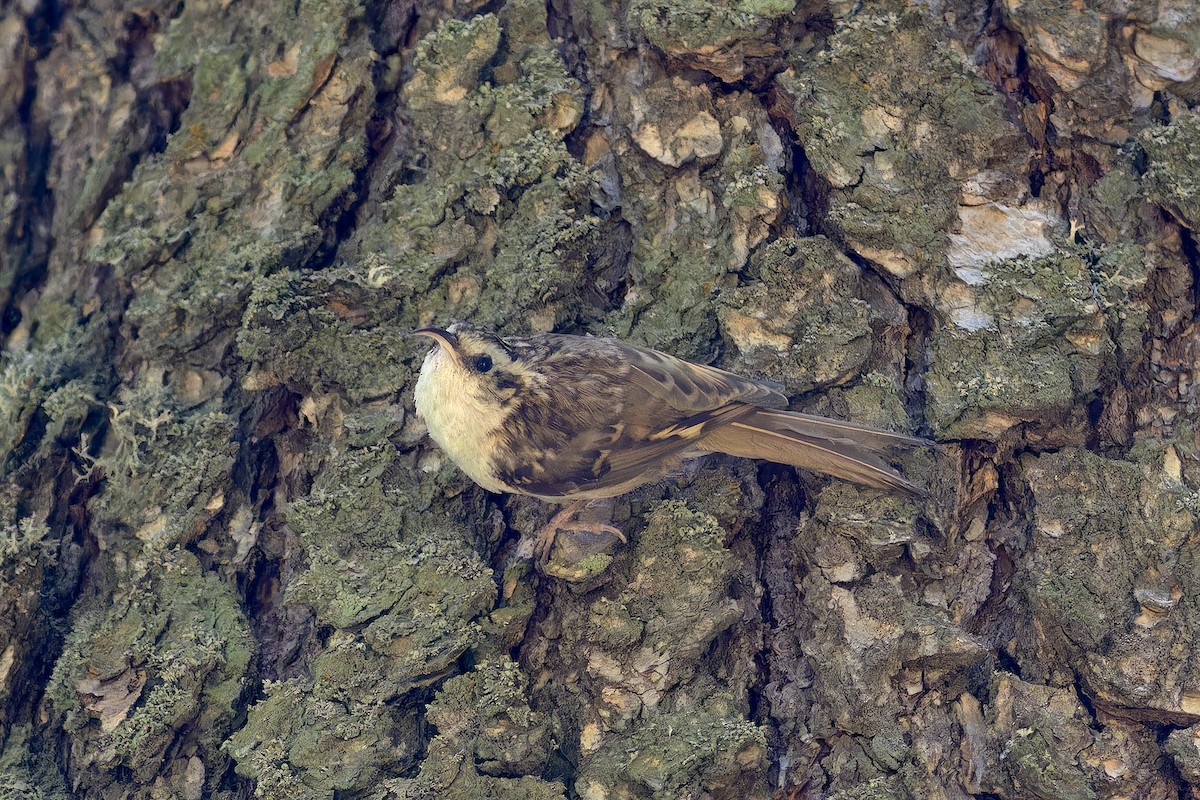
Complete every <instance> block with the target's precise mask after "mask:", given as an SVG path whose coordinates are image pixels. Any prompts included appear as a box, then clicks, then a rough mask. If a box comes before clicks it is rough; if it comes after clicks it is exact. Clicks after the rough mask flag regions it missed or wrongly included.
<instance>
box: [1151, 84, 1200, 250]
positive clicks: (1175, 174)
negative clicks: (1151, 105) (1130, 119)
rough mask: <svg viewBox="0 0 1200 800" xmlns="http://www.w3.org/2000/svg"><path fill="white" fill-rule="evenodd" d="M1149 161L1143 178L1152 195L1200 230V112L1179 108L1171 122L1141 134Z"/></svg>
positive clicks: (1191, 227)
mask: <svg viewBox="0 0 1200 800" xmlns="http://www.w3.org/2000/svg"><path fill="white" fill-rule="evenodd" d="M1139 141H1140V143H1141V145H1142V147H1143V148H1145V151H1146V156H1147V158H1148V160H1149V163H1148V165H1147V168H1146V173H1145V175H1143V176H1142V180H1143V182H1144V183H1145V186H1146V188H1147V190H1148V192H1149V195H1150V199H1151V200H1153V201H1154V202H1156V203H1158V204H1159V205H1161V206H1163V207H1164V208H1166V209H1167V210H1168V211H1170V212H1171V213H1172V214H1174V215H1175V216H1176V217H1177V218H1178V219H1179V221H1180V222H1182V223H1183V224H1184V225H1186V226H1187V227H1188V228H1190V229H1191V230H1193V231H1196V230H1200V114H1196V113H1193V112H1189V111H1187V110H1186V109H1182V108H1181V109H1180V113H1179V114H1178V115H1177V116H1176V117H1175V118H1174V119H1172V120H1171V123H1170V124H1169V125H1165V126H1155V127H1151V128H1147V129H1146V130H1145V131H1144V132H1143V133H1142V135H1141V136H1140V137H1139Z"/></svg>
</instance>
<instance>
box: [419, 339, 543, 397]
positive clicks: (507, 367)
mask: <svg viewBox="0 0 1200 800" xmlns="http://www.w3.org/2000/svg"><path fill="white" fill-rule="evenodd" d="M413 334H414V335H416V336H425V337H427V338H429V339H432V340H433V341H434V346H433V349H432V350H430V351H429V353H428V354H427V355H426V356H425V361H424V363H423V364H422V365H421V376H420V379H419V380H418V383H417V395H418V397H417V401H418V411H421V408H420V406H421V404H422V394H425V395H427V396H429V397H434V396H436V397H437V398H438V401H439V402H448V401H454V402H459V403H469V404H470V405H472V406H474V407H475V408H476V409H477V410H478V411H480V412H486V411H488V410H493V409H494V410H504V409H506V408H507V407H508V405H509V404H510V403H511V402H512V400H513V398H514V397H516V396H518V395H519V394H520V393H521V392H522V390H523V389H526V388H528V387H531V386H532V385H534V384H536V383H538V375H537V374H536V371H535V370H533V369H532V368H531V367H530V363H529V360H528V359H527V358H526V357H524V356H523V355H522V354H521V353H520V352H519V348H518V347H517V346H514V344H512V343H510V342H509V341H506V340H505V339H503V338H501V337H499V336H497V335H496V334H494V333H491V332H489V331H485V330H481V329H479V328H476V327H474V326H473V325H469V324H467V323H463V322H456V323H454V324H453V325H451V326H450V327H449V328H447V329H445V330H443V329H441V328H420V329H419V330H416V331H413Z"/></svg>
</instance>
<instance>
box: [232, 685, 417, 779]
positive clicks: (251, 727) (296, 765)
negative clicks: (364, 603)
mask: <svg viewBox="0 0 1200 800" xmlns="http://www.w3.org/2000/svg"><path fill="white" fill-rule="evenodd" d="M263 691H264V693H265V695H266V697H265V698H264V699H263V700H261V701H259V702H258V703H256V704H255V705H253V706H251V707H250V712H249V717H248V718H247V720H246V724H245V726H244V727H242V728H241V729H240V730H238V731H237V732H236V733H234V734H233V735H232V736H231V737H230V738H229V741H228V742H226V743H225V746H224V749H225V751H226V752H228V753H229V754H230V755H231V756H232V757H233V758H234V760H235V761H236V764H237V766H236V769H237V772H238V774H239V775H243V776H245V777H248V778H252V779H254V781H255V795H256V796H258V797H261V798H266V799H267V800H318V798H327V797H330V796H331V795H332V794H334V793H336V792H342V791H346V792H353V791H364V790H367V789H369V788H371V787H373V786H375V785H377V784H378V783H379V781H380V780H382V779H383V778H385V777H386V776H387V775H388V774H389V773H390V772H391V771H393V770H397V771H398V770H403V769H404V768H405V767H407V766H409V765H411V763H412V759H413V757H414V756H415V755H416V749H417V744H418V733H417V730H416V726H417V720H416V717H415V716H414V715H412V714H409V713H403V712H401V711H399V710H398V709H393V708H390V707H388V706H387V705H385V704H382V703H379V702H370V701H368V702H349V703H340V702H331V701H328V700H322V699H318V698H315V697H313V696H312V695H311V694H310V693H309V692H308V691H307V690H306V687H305V686H304V685H303V684H302V683H300V682H299V681H295V680H293V681H284V682H274V681H265V682H264V684H263Z"/></svg>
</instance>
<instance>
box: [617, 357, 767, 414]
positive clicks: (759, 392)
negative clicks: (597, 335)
mask: <svg viewBox="0 0 1200 800" xmlns="http://www.w3.org/2000/svg"><path fill="white" fill-rule="evenodd" d="M612 341H614V342H616V344H618V345H619V346H620V353H621V356H622V358H623V359H624V360H625V361H626V363H627V364H628V365H629V368H630V372H629V377H628V380H629V381H630V382H631V383H633V384H635V385H637V386H639V387H640V388H642V389H643V390H645V391H646V393H647V394H649V395H650V396H652V397H654V398H657V399H658V400H661V401H663V402H665V403H667V404H668V405H669V406H671V408H673V409H675V410H676V411H682V412H683V413H685V414H694V413H698V412H701V411H711V410H713V409H717V408H721V407H722V406H726V405H729V404H730V403H749V404H750V405H755V406H762V407H764V408H787V404H788V399H787V395H785V394H784V393H783V387H782V386H780V385H779V384H777V383H774V382H772V381H763V380H755V379H753V378H743V377H742V376H741V375H735V374H734V373H732V372H726V371H725V370H723V369H718V368H717V367H709V366H705V365H703V364H693V363H692V362H690V361H684V360H683V359H681V358H676V357H675V356H671V355H667V354H666V353H660V352H658V351H657V350H651V349H649V348H646V347H638V346H636V345H632V344H627V343H625V342H617V341H616V340H612Z"/></svg>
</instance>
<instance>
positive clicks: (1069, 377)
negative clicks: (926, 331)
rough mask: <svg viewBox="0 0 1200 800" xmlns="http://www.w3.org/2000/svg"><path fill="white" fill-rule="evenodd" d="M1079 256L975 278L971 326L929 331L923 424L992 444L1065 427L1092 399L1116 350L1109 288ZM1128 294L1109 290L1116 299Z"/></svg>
mask: <svg viewBox="0 0 1200 800" xmlns="http://www.w3.org/2000/svg"><path fill="white" fill-rule="evenodd" d="M1102 280H1103V279H1102V278H1097V277H1095V276H1094V275H1093V272H1092V271H1091V270H1089V269H1088V268H1087V266H1085V264H1084V262H1083V260H1082V259H1081V258H1080V256H1079V255H1077V254H1075V253H1072V252H1070V251H1066V250H1064V251H1060V252H1059V253H1056V254H1053V255H1050V256H1047V257H1045V258H1041V259H1014V260H1010V261H1004V262H1002V263H998V264H995V265H994V266H992V267H991V268H989V269H987V270H985V271H983V272H982V273H981V275H980V276H979V277H978V278H977V279H976V280H975V284H976V285H975V286H974V288H973V290H972V291H973V292H974V295H973V300H972V301H971V302H972V303H973V304H974V306H973V309H972V316H973V318H974V319H975V320H976V321H975V323H974V324H972V325H971V326H970V327H964V326H961V325H958V324H946V325H939V326H938V327H936V328H935V329H934V331H933V336H932V339H931V351H930V371H929V373H928V375H927V376H926V385H927V396H928V399H929V405H928V410H927V414H928V418H929V421H930V424H931V425H932V426H933V428H934V429H935V430H936V431H938V432H939V434H944V435H949V436H977V437H981V438H996V437H997V436H999V435H1000V434H1001V433H1002V432H1004V431H1005V430H1007V429H1008V428H1009V427H1012V426H1013V425H1015V424H1017V423H1019V422H1022V421H1044V422H1049V421H1063V420H1065V419H1066V418H1068V417H1069V415H1070V414H1072V413H1073V412H1074V410H1075V409H1076V408H1078V406H1079V405H1080V404H1081V402H1082V399H1083V398H1086V397H1090V396H1091V395H1092V393H1093V392H1094V391H1095V390H1096V388H1097V386H1098V380H1099V377H1100V375H1101V372H1102V370H1104V369H1105V368H1106V365H1107V364H1108V363H1109V362H1110V361H1111V359H1112V357H1113V354H1114V351H1115V346H1114V344H1113V342H1112V340H1111V338H1110V333H1109V328H1108V326H1107V323H1106V320H1105V318H1104V316H1103V315H1102V314H1101V299H1102V298H1103V297H1104V293H1105V291H1106V289H1107V287H1105V286H1103V285H1099V284H1098V281H1102ZM1128 288H1129V287H1126V288H1124V289H1122V288H1120V287H1115V288H1113V289H1112V291H1113V292H1114V293H1115V296H1117V297H1120V296H1123V295H1124V293H1125V292H1127V291H1128Z"/></svg>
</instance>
